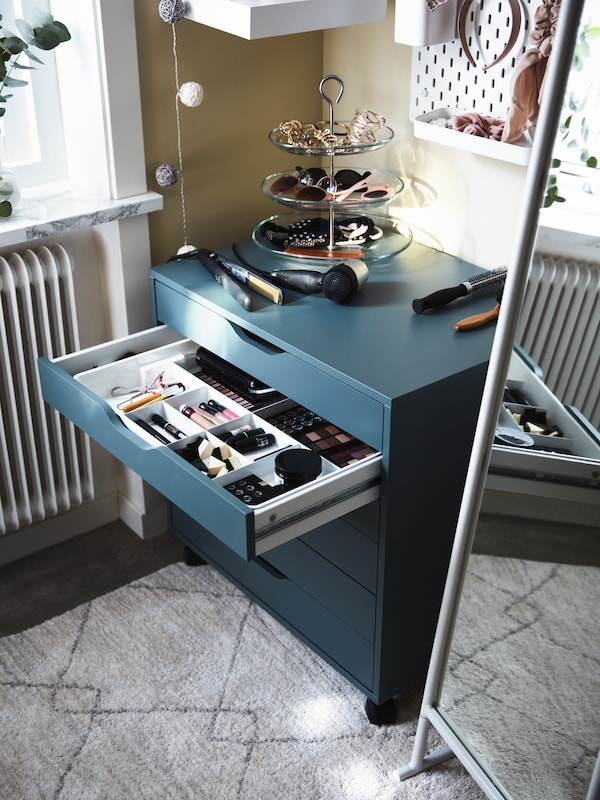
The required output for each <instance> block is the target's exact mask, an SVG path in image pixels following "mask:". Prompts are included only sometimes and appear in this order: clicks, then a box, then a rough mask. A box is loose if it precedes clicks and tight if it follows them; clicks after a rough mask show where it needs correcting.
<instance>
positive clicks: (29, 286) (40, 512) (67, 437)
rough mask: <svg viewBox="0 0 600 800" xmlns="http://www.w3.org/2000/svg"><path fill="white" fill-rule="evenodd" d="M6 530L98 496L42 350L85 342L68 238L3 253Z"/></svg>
mask: <svg viewBox="0 0 600 800" xmlns="http://www.w3.org/2000/svg"><path fill="white" fill-rule="evenodd" d="M0 301H1V305H2V314H1V316H0V498H1V500H2V508H1V511H0V534H5V533H8V532H10V531H15V530H19V529H21V528H24V527H26V526H28V525H31V524H33V523H35V522H39V521H41V520H43V519H46V518H47V517H50V516H54V515H56V514H58V513H60V512H63V511H67V510H69V509H70V508H73V507H74V506H77V505H81V504H82V503H83V502H84V501H87V500H90V499H92V498H93V496H94V488H93V478H92V466H91V459H90V448H89V441H88V439H87V437H86V436H84V435H83V434H82V433H81V432H80V431H77V430H76V429H75V428H74V426H73V425H72V424H71V423H69V422H67V421H66V420H64V419H63V418H62V417H60V415H59V414H58V413H57V412H56V411H54V410H53V409H51V408H50V407H49V406H47V405H46V404H45V403H44V401H43V399H42V395H41V389H40V382H39V377H38V371H37V358H38V356H47V357H49V358H53V357H56V356H60V355H64V354H66V353H69V352H72V351H73V350H77V349H78V348H79V336H78V330H77V318H76V310H75V297H74V291H73V269H72V264H71V261H70V259H69V256H68V254H67V252H66V251H65V250H64V248H63V247H61V246H60V245H54V246H53V247H52V248H51V249H49V248H47V247H40V248H39V249H38V250H37V251H36V252H33V251H32V250H26V251H25V252H23V253H22V254H18V253H13V254H12V255H10V256H9V257H8V258H0Z"/></svg>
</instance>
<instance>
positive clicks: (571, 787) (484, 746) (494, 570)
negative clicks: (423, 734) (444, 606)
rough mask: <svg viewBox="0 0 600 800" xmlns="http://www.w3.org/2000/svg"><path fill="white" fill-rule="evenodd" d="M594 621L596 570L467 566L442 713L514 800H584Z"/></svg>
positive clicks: (597, 669)
mask: <svg viewBox="0 0 600 800" xmlns="http://www.w3.org/2000/svg"><path fill="white" fill-rule="evenodd" d="M599 613H600V569H599V568H597V567H585V566H569V565H564V564H550V563H542V562H536V561H523V560H519V559H510V558H490V557H482V556H474V557H472V558H471V561H470V563H469V571H468V573H467V580H466V582H465V587H464V591H463V597H462V601H461V606H460V608H459V616H458V621H457V625H456V629H455V634H454V639H453V647H452V654H451V658H450V663H449V669H448V673H447V676H446V683H445V687H444V693H443V695H442V699H443V702H442V708H443V709H445V710H447V712H448V713H449V715H450V717H451V719H452V721H453V723H454V724H455V726H457V727H458V728H460V729H461V730H462V731H463V732H464V734H465V738H467V739H468V740H469V741H470V742H471V744H472V745H473V746H474V748H475V750H476V752H477V753H478V754H479V755H480V756H481V757H482V759H483V761H484V763H485V764H486V765H488V767H489V768H490V769H491V771H492V772H493V774H494V776H495V777H496V779H497V780H498V782H499V783H500V785H501V786H504V787H505V788H506V790H507V791H508V793H509V794H510V795H511V796H512V797H514V798H515V800H537V798H539V799H540V800H584V799H585V798H586V796H587V791H588V787H589V783H590V779H591V776H592V772H593V769H594V764H595V762H596V757H597V755H598V751H599V750H600V617H599ZM594 800H600V798H595V799H594Z"/></svg>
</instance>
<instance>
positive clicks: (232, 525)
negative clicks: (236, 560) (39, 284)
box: [39, 327, 381, 559]
mask: <svg viewBox="0 0 600 800" xmlns="http://www.w3.org/2000/svg"><path fill="white" fill-rule="evenodd" d="M202 344H203V345H204V342H202ZM197 347H198V344H197V343H195V342H192V341H190V340H184V339H181V338H179V337H178V336H177V335H176V334H174V332H173V331H172V330H170V329H169V328H166V327H161V328H154V329H151V330H149V331H145V332H142V333H139V334H134V335H132V336H130V337H126V338H124V339H120V340H116V341H113V342H109V343H107V344H104V345H100V346H98V347H93V348H89V349H88V350H85V351H81V352H79V353H74V354H72V355H69V356H64V357H61V358H59V359H56V360H55V361H49V360H47V359H40V362H39V370H40V378H41V384H42V392H43V395H44V398H45V400H46V401H47V402H48V403H49V404H50V405H52V406H53V407H54V408H56V409H57V410H58V411H60V412H61V413H62V414H63V415H64V416H66V417H67V418H68V419H70V420H71V421H72V422H74V423H75V424H76V425H77V426H78V427H80V428H81V429H82V430H83V431H85V433H87V434H88V435H89V436H90V437H91V438H92V439H94V440H95V441H97V442H98V443H99V444H100V445H102V446H103V447H105V448H106V449H107V450H108V451H109V452H110V453H112V454H113V455H114V456H115V457H116V458H118V459H119V460H120V461H121V462H123V463H124V464H125V465H126V466H128V467H130V468H131V469H132V470H134V471H135V472H136V473H138V474H139V475H140V476H141V477H142V478H143V479H144V480H146V481H147V482H148V483H150V484H151V485H152V486H154V487H155V488H156V489H157V490H158V491H160V492H161V493H162V494H163V495H164V496H165V497H166V498H167V499H168V500H170V501H171V502H173V503H174V504H175V505H178V506H179V507H180V508H182V509H183V510H184V511H186V513H188V514H189V515H190V516H191V517H192V518H194V519H196V520H198V521H199V522H201V523H202V525H203V526H204V527H206V528H207V529H208V530H209V531H210V532H211V533H212V534H213V535H215V536H217V537H218V538H219V539H221V541H223V542H224V544H226V545H227V546H228V547H229V548H231V549H232V550H233V551H234V552H236V553H237V554H238V555H240V556H241V557H242V558H245V559H251V558H254V557H255V556H257V555H260V554H262V553H265V552H267V551H268V550H270V549H272V548H273V547H276V546H277V545H279V544H282V543H283V542H286V541H289V540H291V539H294V538H296V537H297V536H300V535H302V534H304V533H306V532H308V531H310V530H313V529H315V528H317V527H319V526H320V525H323V524H324V523H326V522H329V521H331V520H333V519H336V518H337V517H339V516H342V515H343V514H346V513H349V512H350V511H352V510H354V509H356V508H360V507H361V506H363V505H365V504H367V503H370V502H372V501H373V500H375V499H376V498H377V497H378V496H379V474H380V464H381V457H380V454H379V453H378V452H374V453H373V454H372V455H369V456H368V457H366V458H364V459H362V460H360V461H358V462H356V463H354V464H349V465H347V466H344V467H343V468H338V467H336V466H335V465H333V464H332V463H331V462H328V461H327V460H326V459H322V462H321V463H322V470H321V474H320V475H319V477H318V478H317V479H316V480H313V481H311V482H310V483H307V484H305V485H303V486H300V487H298V488H296V489H293V490H291V491H286V492H284V493H282V494H277V487H276V486H275V484H276V483H277V481H276V478H275V475H274V459H275V457H276V455H277V453H278V452H281V450H282V449H284V448H291V447H295V446H296V447H300V446H299V445H296V444H295V442H294V441H293V440H291V439H286V437H285V436H284V435H283V434H280V433H279V432H278V431H277V430H275V429H273V430H272V431H270V430H269V428H268V423H267V422H263V421H262V420H260V419H258V418H255V417H254V416H253V415H249V416H247V417H244V409H243V408H234V407H235V403H234V404H231V403H230V406H231V408H230V409H229V410H231V411H235V413H236V414H237V415H238V416H237V417H236V419H235V420H233V421H229V422H219V424H218V425H215V427H214V428H211V429H210V430H209V431H208V432H204V431H200V432H199V429H198V427H197V426H196V425H195V424H194V423H193V422H192V421H190V420H188V419H187V418H185V417H184V416H183V415H182V414H181V413H180V411H179V407H180V405H181V401H182V399H185V401H184V403H183V405H186V404H189V405H197V402H195V401H198V400H200V399H203V400H206V399H207V398H209V399H213V398H212V397H211V396H210V395H209V394H208V388H207V387H206V384H203V383H202V381H199V380H198V379H196V383H194V381H193V380H191V379H190V381H188V379H187V377H186V375H189V374H190V373H189V372H188V371H187V369H186V365H187V364H188V362H189V360H190V359H191V360H192V361H194V354H195V352H196V349H197ZM123 356H125V357H123ZM158 375H161V376H162V378H161V379H162V381H163V383H167V384H172V385H175V384H176V383H177V382H180V383H182V385H183V386H184V389H185V391H184V392H183V394H181V395H176V396H174V397H169V398H166V399H164V400H159V401H157V403H156V405H155V406H154V407H153V406H149V407H148V408H147V409H146V410H144V409H143V408H142V409H140V410H136V411H135V413H132V412H126V411H125V406H124V405H123V397H125V398H126V400H130V398H131V394H130V393H131V392H132V391H133V390H134V389H135V388H136V387H140V386H147V385H148V383H149V378H150V377H151V376H158ZM277 388H279V387H277ZM121 392H124V393H125V394H124V395H122V394H121ZM188 398H189V400H188ZM221 399H223V398H222V397H221ZM225 405H227V402H225ZM155 410H156V411H158V412H159V413H160V414H161V415H162V416H163V418H165V419H166V420H167V421H168V422H169V421H170V422H171V423H173V422H174V421H175V420H176V421H177V422H176V427H177V428H178V429H180V430H181V431H182V433H183V439H182V440H173V441H171V442H167V443H164V442H163V443H161V442H159V441H158V440H157V439H156V436H155V435H150V434H149V433H147V432H146V431H145V430H143V429H142V428H141V427H140V420H141V421H142V422H143V421H144V417H145V416H146V421H147V419H148V416H149V415H151V414H152V413H153V412H154V411H155ZM244 425H245V426H246V427H251V428H254V427H257V426H260V427H262V428H264V429H265V430H266V431H267V433H269V434H270V435H271V436H272V439H273V441H272V442H271V443H269V444H268V445H267V446H266V448H265V449H264V450H263V449H261V450H260V451H259V452H258V454H252V455H250V454H242V455H241V456H240V453H239V452H237V453H236V452H235V448H234V454H233V455H234V456H235V459H231V461H234V460H235V461H236V462H237V463H236V464H234V465H233V469H232V471H231V472H225V473H224V474H223V475H221V474H218V475H217V476H216V477H214V478H212V479H211V478H210V477H208V474H203V473H202V472H201V471H199V469H198V466H197V464H193V463H190V462H189V461H188V460H186V458H185V457H183V456H184V455H185V454H184V451H185V450H186V448H187V445H188V444H191V445H193V447H195V448H196V450H198V443H199V442H200V440H202V444H204V443H205V442H208V444H209V445H211V447H214V448H215V452H219V458H217V459H216V462H215V460H214V457H213V456H209V458H208V459H207V460H205V465H206V464H208V465H209V470H208V472H209V474H211V475H212V474H214V472H215V471H218V470H219V463H218V462H219V460H222V461H223V462H224V463H225V462H229V461H230V459H229V458H226V457H225V456H222V451H223V450H224V449H225V448H224V447H222V445H223V444H224V442H225V441H226V434H229V433H231V431H232V430H234V429H236V426H237V427H239V426H242V427H243V426H244ZM211 447H208V448H207V450H210V449H211ZM240 449H241V448H240ZM202 458H203V459H204V456H202ZM211 470H212V471H211ZM251 476H254V477H255V478H258V481H259V482H261V483H262V484H263V485H264V486H265V492H266V494H267V495H269V494H274V495H275V496H272V497H270V498H269V499H267V500H266V501H261V502H259V503H257V504H256V505H252V506H250V505H247V504H245V503H244V502H242V501H241V500H240V499H238V497H237V496H235V494H233V493H232V491H231V490H230V489H229V488H228V487H231V486H232V485H233V484H236V485H237V483H238V482H239V481H243V480H250V477H251ZM271 489H273V491H271Z"/></svg>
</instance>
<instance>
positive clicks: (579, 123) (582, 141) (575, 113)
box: [544, 24, 600, 208]
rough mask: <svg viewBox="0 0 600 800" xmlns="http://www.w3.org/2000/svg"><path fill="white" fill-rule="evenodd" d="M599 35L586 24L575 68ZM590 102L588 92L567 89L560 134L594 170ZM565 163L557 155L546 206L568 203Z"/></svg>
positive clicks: (582, 63) (598, 30) (598, 29)
mask: <svg viewBox="0 0 600 800" xmlns="http://www.w3.org/2000/svg"><path fill="white" fill-rule="evenodd" d="M599 36H600V27H596V26H594V27H592V26H590V25H588V24H586V25H582V27H581V29H580V31H579V35H578V37H577V42H576V44H575V52H574V54H573V63H572V65H571V69H572V70H574V71H576V72H581V71H582V70H583V69H584V67H585V62H586V59H587V58H588V57H589V55H590V39H592V38H597V37H599ZM588 102H589V97H588V95H587V93H581V92H579V93H578V92H575V91H573V90H569V89H568V90H567V93H566V95H565V99H564V103H563V110H564V111H565V113H566V116H565V118H564V119H563V121H562V122H561V123H560V125H559V129H558V133H559V136H560V140H561V142H563V143H564V144H565V145H566V147H567V148H568V149H569V150H571V151H572V152H573V153H574V154H576V158H577V160H578V161H579V163H580V164H581V165H582V166H585V167H589V168H590V169H597V167H598V157H597V156H596V155H594V154H593V153H591V152H590V150H589V147H588V143H589V135H590V127H589V121H588V118H587V115H586V107H587V105H588ZM561 166H562V161H561V159H560V158H557V157H556V156H555V157H554V158H553V159H552V163H551V165H550V173H549V175H548V183H547V184H546V196H545V198H544V208H548V207H549V206H551V205H552V204H553V203H564V202H565V198H564V197H563V196H562V195H561V193H560V189H559V186H558V174H557V172H558V171H559V170H560V167H561Z"/></svg>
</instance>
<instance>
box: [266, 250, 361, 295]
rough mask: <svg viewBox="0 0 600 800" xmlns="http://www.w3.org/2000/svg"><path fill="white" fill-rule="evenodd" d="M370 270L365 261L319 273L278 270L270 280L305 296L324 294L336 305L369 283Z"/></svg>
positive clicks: (300, 270) (271, 275) (343, 264)
mask: <svg viewBox="0 0 600 800" xmlns="http://www.w3.org/2000/svg"><path fill="white" fill-rule="evenodd" d="M368 277H369V270H368V268H367V265H366V264H365V263H364V261H359V260H358V259H357V260H356V261H353V262H352V264H346V263H342V264H336V265H335V266H333V267H331V268H330V269H328V270H327V272H319V271H317V270H311V269H276V270H274V271H273V272H269V278H270V280H271V281H272V282H273V283H275V284H276V285H277V286H282V287H284V288H285V287H287V288H289V289H295V290H296V291H297V292H302V293H303V294H316V293H317V292H323V294H324V295H325V296H326V297H328V298H329V299H330V300H333V301H334V302H335V303H342V302H344V300H348V299H349V298H350V297H353V296H354V295H355V294H356V293H357V292H358V291H359V289H360V288H361V287H362V286H363V285H364V284H365V283H366V282H367V279H368Z"/></svg>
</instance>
